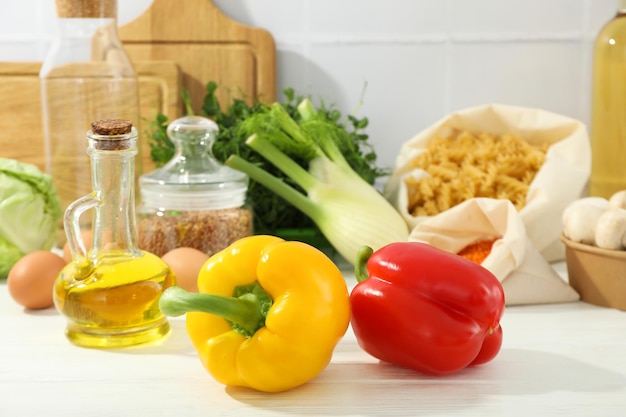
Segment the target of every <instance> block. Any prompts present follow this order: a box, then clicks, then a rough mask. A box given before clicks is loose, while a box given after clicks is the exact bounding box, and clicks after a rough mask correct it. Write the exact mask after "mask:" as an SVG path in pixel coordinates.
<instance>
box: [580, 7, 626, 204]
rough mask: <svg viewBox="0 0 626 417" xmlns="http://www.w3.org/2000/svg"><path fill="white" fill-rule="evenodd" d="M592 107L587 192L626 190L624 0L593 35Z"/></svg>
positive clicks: (608, 193)
mask: <svg viewBox="0 0 626 417" xmlns="http://www.w3.org/2000/svg"><path fill="white" fill-rule="evenodd" d="M592 90H593V91H592V108H591V157H592V166H591V179H590V182H589V194H590V195H593V196H599V197H604V198H609V197H610V196H611V195H612V194H614V193H615V192H617V191H620V190H626V0H620V1H619V7H618V10H617V13H616V15H615V17H614V18H613V19H612V20H611V21H609V22H608V23H607V24H606V25H605V26H604V27H603V28H602V29H601V31H600V33H599V34H598V35H597V37H596V41H595V45H594V52H593V84H592Z"/></svg>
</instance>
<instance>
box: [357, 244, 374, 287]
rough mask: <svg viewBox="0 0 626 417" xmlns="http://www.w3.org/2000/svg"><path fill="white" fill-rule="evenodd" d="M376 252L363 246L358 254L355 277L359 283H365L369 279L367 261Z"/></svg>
mask: <svg viewBox="0 0 626 417" xmlns="http://www.w3.org/2000/svg"><path fill="white" fill-rule="evenodd" d="M373 253H374V250H373V249H372V248H370V247H369V246H361V247H360V248H359V250H358V252H357V254H356V262H355V263H354V275H355V277H356V280H357V282H363V281H365V280H366V279H368V278H369V274H368V272H367V261H368V260H369V259H370V257H371V256H372V254H373Z"/></svg>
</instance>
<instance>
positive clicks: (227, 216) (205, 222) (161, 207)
mask: <svg viewBox="0 0 626 417" xmlns="http://www.w3.org/2000/svg"><path fill="white" fill-rule="evenodd" d="M218 129H219V128H218V126H217V124H216V123H215V122H213V121H212V120H210V119H207V118H205V117H201V116H186V117H182V118H180V119H177V120H174V121H173V122H171V123H170V124H169V125H168V128H167V134H168V137H169V138H170V139H171V141H172V142H173V143H174V146H175V153H174V156H173V157H172V159H171V160H170V161H169V162H167V163H166V164H165V165H164V166H163V167H161V168H159V169H157V170H154V171H152V172H150V173H147V174H144V175H142V176H141V177H140V178H139V190H140V197H141V203H140V206H139V210H138V214H137V217H138V246H139V247H140V248H141V249H143V250H146V251H149V252H152V253H154V254H155V255H158V256H163V255H164V254H166V253H167V252H169V251H171V250H172V249H176V248H179V247H190V248H194V249H197V250H200V251H202V252H204V253H206V254H207V255H209V256H211V255H213V254H215V253H217V252H219V251H220V250H222V249H224V248H226V247H227V246H229V245H230V244H231V243H233V242H234V241H236V240H238V239H240V238H242V237H246V236H249V235H251V234H252V231H253V230H252V229H253V226H252V220H253V215H252V210H251V209H249V208H248V207H247V206H246V203H245V200H246V193H247V190H248V177H247V175H245V174H244V173H242V172H239V171H237V170H234V169H232V168H230V167H227V166H225V165H222V164H221V163H220V162H218V161H217V160H216V159H215V158H214V157H213V155H212V152H211V147H212V146H213V142H214V141H215V137H216V134H217V131H218Z"/></svg>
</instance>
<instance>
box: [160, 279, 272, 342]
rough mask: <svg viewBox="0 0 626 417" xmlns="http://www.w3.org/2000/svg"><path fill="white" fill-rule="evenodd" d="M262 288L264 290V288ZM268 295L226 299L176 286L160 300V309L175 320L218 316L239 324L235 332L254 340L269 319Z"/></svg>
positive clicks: (246, 295) (165, 292) (251, 294)
mask: <svg viewBox="0 0 626 417" xmlns="http://www.w3.org/2000/svg"><path fill="white" fill-rule="evenodd" d="M258 288H259V289H260V286H259V287H258ZM260 290H261V291H263V290H262V289H260ZM263 292H264V291H263ZM264 293H265V292H264ZM265 296H267V298H265V297H264V296H263V295H260V294H258V293H257V292H256V291H255V292H249V293H245V294H243V295H241V296H239V297H225V296H222V295H216V294H204V293H194V292H189V291H185V290H184V289H183V288H181V287H179V286H174V287H170V288H168V289H166V290H165V291H164V292H163V294H162V295H161V299H160V300H159V308H160V309H161V312H162V313H163V314H165V315H166V316H172V317H178V316H182V315H183V314H185V313H189V312H202V313H209V314H215V315H217V316H219V317H222V318H224V319H226V320H228V321H230V322H232V323H234V324H236V326H233V329H234V330H236V331H239V332H240V333H242V334H243V335H244V336H246V337H250V336H252V335H253V334H254V333H255V332H256V331H257V330H258V329H260V328H261V327H263V326H265V316H266V315H267V311H268V310H269V307H268V305H267V300H268V299H269V296H268V295H267V293H265ZM270 300H271V299H270ZM270 302H271V301H270Z"/></svg>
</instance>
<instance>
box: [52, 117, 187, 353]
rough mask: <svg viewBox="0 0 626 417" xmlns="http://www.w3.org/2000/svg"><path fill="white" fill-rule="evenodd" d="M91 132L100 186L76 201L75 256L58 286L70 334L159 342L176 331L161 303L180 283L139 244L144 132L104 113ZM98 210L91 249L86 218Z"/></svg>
mask: <svg viewBox="0 0 626 417" xmlns="http://www.w3.org/2000/svg"><path fill="white" fill-rule="evenodd" d="M92 126H93V127H92V130H90V131H89V132H88V133H87V138H88V140H89V145H88V147H87V153H88V155H89V158H90V160H91V181H92V187H93V192H92V193H90V194H88V195H86V196H84V197H82V198H79V199H78V200H76V201H75V202H74V203H72V204H70V205H69V207H68V208H67V210H66V212H65V217H64V226H65V232H66V234H67V241H68V244H69V248H70V251H71V253H72V261H71V262H70V263H69V264H68V265H67V266H66V267H65V268H64V269H63V270H62V271H61V273H60V274H59V276H58V277H57V280H56V282H55V286H54V292H53V299H54V303H55V306H56V308H57V310H59V311H60V312H61V314H63V315H64V316H65V318H66V320H67V327H66V332H65V333H66V335H67V337H68V338H69V339H70V341H72V342H73V343H75V344H77V345H79V346H84V347H97V348H114V347H125V346H131V345H139V344H145V343H150V342H155V341H157V340H159V339H161V338H162V337H163V336H165V335H166V334H168V333H169V329H170V327H169V323H168V321H167V319H166V317H165V316H164V315H163V313H161V311H160V309H159V305H158V304H159V299H160V297H161V294H162V292H163V290H165V289H166V288H168V287H170V286H172V285H175V278H174V275H173V273H172V272H171V270H170V268H169V267H168V266H167V264H166V263H165V262H164V261H163V260H162V259H161V258H159V257H158V256H156V255H154V254H152V253H150V252H145V251H142V250H140V249H138V248H137V245H136V242H135V239H136V235H137V227H136V224H135V197H134V195H135V193H134V184H135V182H134V158H135V156H136V155H137V144H136V142H137V131H136V129H135V128H134V127H132V125H131V123H130V122H128V121H125V120H103V121H99V122H95V123H93V124H92ZM91 210H93V212H94V221H93V233H92V235H93V237H92V243H91V248H90V249H89V250H85V248H86V245H85V243H84V242H83V240H82V236H81V230H80V217H81V216H82V215H83V214H85V213H86V212H87V211H91Z"/></svg>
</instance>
